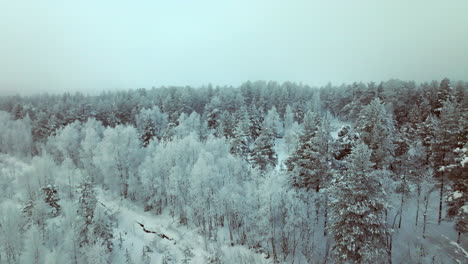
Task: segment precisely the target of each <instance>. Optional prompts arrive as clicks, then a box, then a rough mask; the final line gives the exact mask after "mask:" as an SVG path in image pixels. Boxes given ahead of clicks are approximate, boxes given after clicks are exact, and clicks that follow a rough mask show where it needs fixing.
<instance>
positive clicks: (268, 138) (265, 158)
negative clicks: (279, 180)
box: [250, 128, 278, 171]
mask: <svg viewBox="0 0 468 264" xmlns="http://www.w3.org/2000/svg"><path fill="white" fill-rule="evenodd" d="M274 147H275V136H274V134H273V132H272V131H271V130H269V129H268V128H265V129H263V130H262V133H261V134H260V136H259V137H258V138H257V140H255V143H254V147H253V149H252V152H251V154H250V161H251V162H252V164H253V166H254V167H259V168H260V170H262V171H264V170H266V169H267V168H274V167H275V166H276V164H277V162H278V157H277V155H276V152H275V149H274Z"/></svg>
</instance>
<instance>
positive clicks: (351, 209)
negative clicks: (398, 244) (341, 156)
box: [330, 143, 389, 263]
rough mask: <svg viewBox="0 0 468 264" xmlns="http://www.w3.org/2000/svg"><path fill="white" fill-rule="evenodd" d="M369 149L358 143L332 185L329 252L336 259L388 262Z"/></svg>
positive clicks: (382, 204)
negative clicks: (330, 244)
mask: <svg viewBox="0 0 468 264" xmlns="http://www.w3.org/2000/svg"><path fill="white" fill-rule="evenodd" d="M371 154H372V151H371V150H370V149H369V148H368V147H367V145H365V144H363V143H361V144H359V145H357V146H356V147H355V149H354V150H353V151H352V153H351V154H350V155H349V157H348V162H347V171H346V172H344V174H343V175H341V177H338V179H337V180H336V183H335V184H334V186H333V189H332V194H333V196H334V198H335V199H334V200H333V201H332V203H331V206H332V212H333V216H332V220H333V224H332V225H331V227H330V229H331V232H332V233H333V236H334V239H335V245H334V247H333V253H334V258H335V261H336V263H388V262H389V260H388V252H387V242H386V241H387V235H388V230H387V228H386V224H385V218H384V212H385V210H386V205H385V202H384V200H383V190H382V187H381V184H380V182H379V181H378V178H377V177H375V176H374V175H373V174H372V167H373V163H372V162H371V161H370V158H371Z"/></svg>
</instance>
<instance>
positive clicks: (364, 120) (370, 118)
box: [356, 98, 395, 169]
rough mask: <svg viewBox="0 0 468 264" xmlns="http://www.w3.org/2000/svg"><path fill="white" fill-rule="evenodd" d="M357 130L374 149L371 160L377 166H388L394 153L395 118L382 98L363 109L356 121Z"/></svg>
mask: <svg viewBox="0 0 468 264" xmlns="http://www.w3.org/2000/svg"><path fill="white" fill-rule="evenodd" d="M356 130H357V131H358V132H359V134H360V137H361V139H362V141H363V142H364V143H366V144H367V146H368V147H369V148H370V149H371V150H372V157H371V161H372V162H373V163H374V164H375V168H377V169H382V168H386V167H388V166H389V165H390V163H391V162H392V159H391V157H392V156H393V155H394V145H393V140H394V139H393V135H394V134H395V129H394V126H393V119H392V118H391V116H390V115H389V114H388V113H387V111H386V110H385V106H384V104H383V103H382V102H381V101H380V99H378V98H377V99H374V100H373V101H372V102H371V103H370V104H369V105H368V106H366V107H364V108H363V109H362V111H361V112H360V113H359V118H358V119H357V121H356Z"/></svg>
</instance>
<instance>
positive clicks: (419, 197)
mask: <svg viewBox="0 0 468 264" xmlns="http://www.w3.org/2000/svg"><path fill="white" fill-rule="evenodd" d="M417 192H418V196H417V200H416V201H417V203H416V226H418V220H419V201H420V199H421V186H420V185H419V184H418V187H417Z"/></svg>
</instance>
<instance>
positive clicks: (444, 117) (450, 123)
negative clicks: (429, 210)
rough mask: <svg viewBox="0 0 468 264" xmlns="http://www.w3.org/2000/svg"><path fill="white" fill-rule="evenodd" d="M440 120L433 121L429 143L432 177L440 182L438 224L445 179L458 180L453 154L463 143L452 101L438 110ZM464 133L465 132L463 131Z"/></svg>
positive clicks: (458, 115)
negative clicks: (460, 140)
mask: <svg viewBox="0 0 468 264" xmlns="http://www.w3.org/2000/svg"><path fill="white" fill-rule="evenodd" d="M439 113H440V114H439V116H440V119H436V120H433V121H434V123H433V131H434V136H433V138H432V141H431V143H430V151H431V155H430V157H429V158H430V161H431V164H432V166H433V168H434V172H435V174H434V176H435V177H436V179H438V181H439V182H440V194H439V197H440V199H439V218H438V223H439V224H440V223H441V221H442V211H443V208H442V207H443V199H444V192H445V188H446V184H447V183H446V182H447V177H448V176H449V175H451V174H452V173H455V174H454V175H453V174H452V176H454V177H452V179H453V178H455V179H456V178H459V177H457V176H455V175H458V174H459V170H457V167H458V166H457V164H455V163H456V162H455V159H456V156H457V155H456V153H455V152H454V151H455V150H456V149H457V148H458V147H459V144H461V145H463V142H459V140H458V139H459V138H458V137H459V135H460V132H461V126H460V123H461V122H460V121H462V120H461V113H460V111H459V108H458V107H457V105H456V103H454V102H453V101H446V102H444V104H443V107H442V108H441V109H439ZM465 133H466V131H465Z"/></svg>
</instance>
